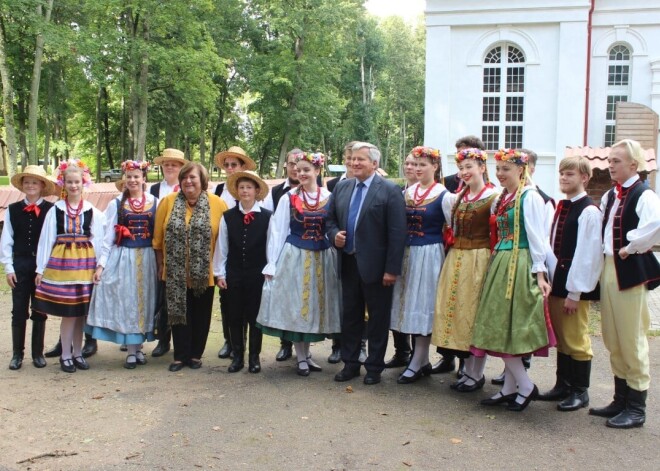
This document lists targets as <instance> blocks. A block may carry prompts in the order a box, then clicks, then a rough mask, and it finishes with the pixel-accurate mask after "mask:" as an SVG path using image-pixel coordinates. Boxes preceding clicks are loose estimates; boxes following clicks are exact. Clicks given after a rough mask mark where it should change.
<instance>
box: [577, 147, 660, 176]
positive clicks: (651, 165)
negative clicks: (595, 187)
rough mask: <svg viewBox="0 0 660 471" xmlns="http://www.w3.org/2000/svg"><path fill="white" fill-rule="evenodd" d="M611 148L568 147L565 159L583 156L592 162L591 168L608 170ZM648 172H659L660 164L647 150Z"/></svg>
mask: <svg viewBox="0 0 660 471" xmlns="http://www.w3.org/2000/svg"><path fill="white" fill-rule="evenodd" d="M610 149H611V147H589V146H586V147H566V150H565V151H564V157H573V156H576V155H581V156H583V157H586V158H587V159H589V160H590V161H591V168H597V169H599V170H607V168H608V164H607V158H608V157H609V155H610ZM645 152H646V171H647V172H654V171H657V170H658V164H657V162H656V158H655V151H654V150H653V149H646V151H645Z"/></svg>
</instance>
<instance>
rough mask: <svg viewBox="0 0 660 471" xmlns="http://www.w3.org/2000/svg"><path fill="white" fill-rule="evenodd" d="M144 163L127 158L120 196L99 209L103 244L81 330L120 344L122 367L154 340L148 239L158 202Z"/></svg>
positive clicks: (138, 360)
mask: <svg viewBox="0 0 660 471" xmlns="http://www.w3.org/2000/svg"><path fill="white" fill-rule="evenodd" d="M148 168H149V164H148V163H147V162H144V161H141V162H137V161H133V160H127V161H126V162H123V163H122V164H121V169H122V171H123V172H124V180H123V182H124V187H125V189H124V190H123V192H122V194H121V195H120V196H118V197H117V198H115V199H114V200H113V201H112V202H110V204H109V205H108V208H107V209H106V211H105V217H106V221H107V225H106V229H105V235H104V238H103V246H102V248H101V249H100V250H99V254H98V257H97V263H96V272H95V273H94V283H95V284H96V286H95V288H94V292H93V293H92V299H91V303H90V307H89V315H88V316H87V326H86V327H85V332H87V333H89V334H91V335H92V337H94V338H95V339H99V340H105V341H108V342H114V343H117V344H120V345H126V346H127V349H128V355H127V357H126V361H125V362H124V368H127V369H133V368H135V367H136V365H144V364H146V363H147V360H146V358H145V356H144V353H142V350H141V349H140V346H141V345H142V343H143V342H145V341H147V342H150V341H152V340H155V339H156V337H155V336H154V332H153V331H154V313H155V310H156V286H157V278H156V255H155V254H154V249H153V248H152V245H151V241H152V238H153V233H154V220H155V217H156V207H157V206H158V198H156V197H155V196H153V195H152V194H151V193H149V192H147V191H145V187H146V175H147V169H148Z"/></svg>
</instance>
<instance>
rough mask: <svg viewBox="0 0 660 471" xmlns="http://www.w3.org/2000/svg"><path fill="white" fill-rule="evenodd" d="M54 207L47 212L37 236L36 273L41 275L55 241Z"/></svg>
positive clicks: (55, 219) (55, 220)
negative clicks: (39, 233)
mask: <svg viewBox="0 0 660 471" xmlns="http://www.w3.org/2000/svg"><path fill="white" fill-rule="evenodd" d="M56 211H57V209H56V205H53V207H52V208H50V209H49V210H48V214H46V218H45V219H44V225H43V226H42V228H41V235H40V236H39V245H38V246H37V269H36V273H39V274H41V275H43V273H44V270H45V269H46V265H47V264H48V259H49V258H50V253H51V251H52V250H53V245H55V239H57V216H56Z"/></svg>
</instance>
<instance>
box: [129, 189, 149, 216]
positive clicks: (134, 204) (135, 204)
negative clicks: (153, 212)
mask: <svg viewBox="0 0 660 471" xmlns="http://www.w3.org/2000/svg"><path fill="white" fill-rule="evenodd" d="M146 201H147V197H146V195H145V194H144V193H142V198H140V201H138V198H128V205H129V206H130V207H131V211H133V212H134V213H138V214H139V213H141V212H142V211H144V206H145V204H146Z"/></svg>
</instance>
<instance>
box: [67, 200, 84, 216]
mask: <svg viewBox="0 0 660 471" xmlns="http://www.w3.org/2000/svg"><path fill="white" fill-rule="evenodd" d="M64 201H65V203H66V214H67V216H69V217H70V218H71V219H76V218H77V217H78V216H79V215H80V213H81V211H82V208H83V200H82V199H81V200H80V203H78V207H77V208H75V209H74V208H73V207H72V206H71V205H70V204H69V200H68V199H66V200H64Z"/></svg>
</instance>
